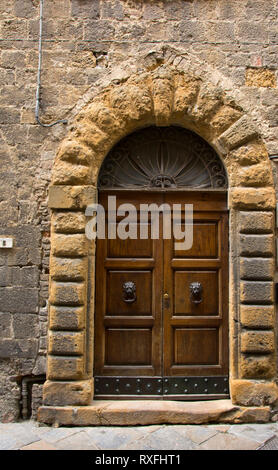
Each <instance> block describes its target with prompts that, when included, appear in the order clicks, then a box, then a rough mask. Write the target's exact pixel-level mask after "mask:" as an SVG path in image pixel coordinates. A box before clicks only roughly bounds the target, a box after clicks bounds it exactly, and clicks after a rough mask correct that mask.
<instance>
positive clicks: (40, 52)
mask: <svg viewBox="0 0 278 470" xmlns="http://www.w3.org/2000/svg"><path fill="white" fill-rule="evenodd" d="M42 22H43V0H40V29H39V62H38V75H37V91H36V109H35V118H36V121H37V123H38V124H39V125H40V126H42V127H52V126H56V124H59V123H62V124H67V123H68V121H67V120H66V119H59V120H58V121H55V122H52V123H51V124H44V123H43V122H41V121H40V118H39V110H40V100H41V68H42Z"/></svg>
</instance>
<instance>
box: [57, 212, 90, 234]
mask: <svg viewBox="0 0 278 470" xmlns="http://www.w3.org/2000/svg"><path fill="white" fill-rule="evenodd" d="M85 224H86V217H85V211H84V212H54V213H53V215H52V226H53V228H54V231H55V232H59V233H84V232H85Z"/></svg>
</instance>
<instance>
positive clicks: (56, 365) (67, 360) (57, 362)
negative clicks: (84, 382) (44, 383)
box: [47, 355, 84, 380]
mask: <svg viewBox="0 0 278 470" xmlns="http://www.w3.org/2000/svg"><path fill="white" fill-rule="evenodd" d="M47 378H48V380H80V379H83V378H84V358H83V357H82V356H75V357H70V356H68V357H65V356H51V355H49V356H48V367H47Z"/></svg>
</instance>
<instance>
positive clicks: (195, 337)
mask: <svg viewBox="0 0 278 470" xmlns="http://www.w3.org/2000/svg"><path fill="white" fill-rule="evenodd" d="M173 334H174V341H173V343H174V364H173V365H186V366H191V365H211V364H215V365H217V364H218V362H219V348H218V343H219V339H218V337H219V331H218V329H217V328H175V329H174V332H173Z"/></svg>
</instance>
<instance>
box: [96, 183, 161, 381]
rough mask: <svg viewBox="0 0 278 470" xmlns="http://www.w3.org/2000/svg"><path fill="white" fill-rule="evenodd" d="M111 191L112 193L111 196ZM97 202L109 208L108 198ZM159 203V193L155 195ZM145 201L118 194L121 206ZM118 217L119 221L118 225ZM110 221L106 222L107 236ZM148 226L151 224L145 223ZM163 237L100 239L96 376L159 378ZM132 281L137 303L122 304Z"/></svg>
mask: <svg viewBox="0 0 278 470" xmlns="http://www.w3.org/2000/svg"><path fill="white" fill-rule="evenodd" d="M114 194H115V193H114V191H113V193H112V195H114ZM108 195H110V193H105V194H103V193H102V194H100V200H99V202H100V203H101V204H102V205H103V206H104V207H106V208H107V196H108ZM154 199H155V201H154V202H156V201H157V202H158V203H160V201H161V200H162V197H161V194H157V195H156V196H155V197H154ZM141 201H143V202H144V203H147V202H148V195H147V194H144V195H142V194H136V193H135V194H134V193H128V194H127V193H125V194H123V193H119V194H117V207H118V206H119V205H120V204H122V203H125V202H129V203H133V204H134V205H135V206H136V207H137V208H138V209H139V203H140V202H141ZM106 215H107V213H106ZM119 220H121V218H119V217H117V221H119ZM107 224H108V220H107V219H106V233H107V232H108V231H107ZM147 225H148V226H150V224H149V223H148V224H147ZM162 247H163V243H162V239H159V240H152V239H150V238H148V239H140V238H139V239H137V240H133V239H128V238H127V239H126V240H121V239H119V238H116V239H107V238H106V239H98V240H97V251H96V257H97V266H96V272H97V275H96V317H95V365H94V373H95V375H96V376H115V377H121V376H129V377H132V376H135V377H136V376H149V377H152V376H157V375H158V376H159V375H161V374H162V343H161V322H162V319H161V313H162V304H161V296H162V287H163V286H162V285H161V280H162V277H163V276H162V264H161V260H162ZM125 282H133V283H134V284H135V287H136V300H135V301H133V302H125V300H128V297H126V296H125V295H124V291H123V284H124V283H125Z"/></svg>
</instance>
